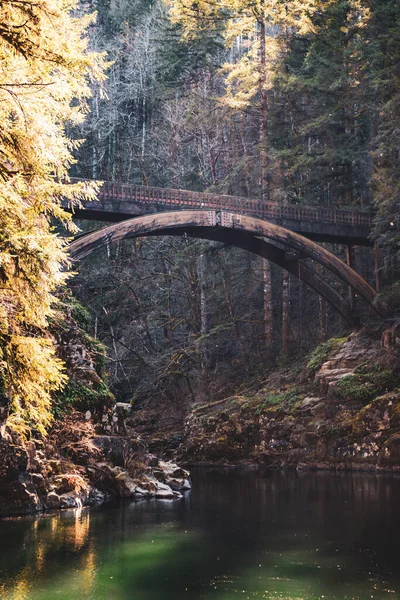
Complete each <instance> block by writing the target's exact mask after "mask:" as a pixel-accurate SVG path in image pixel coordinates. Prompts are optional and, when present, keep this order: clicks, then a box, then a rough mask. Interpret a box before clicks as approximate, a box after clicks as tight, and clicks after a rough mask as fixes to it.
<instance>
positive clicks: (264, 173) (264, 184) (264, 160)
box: [259, 2, 270, 201]
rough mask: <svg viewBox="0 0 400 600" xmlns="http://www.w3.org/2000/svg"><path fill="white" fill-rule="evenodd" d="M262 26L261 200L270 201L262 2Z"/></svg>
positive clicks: (264, 25) (264, 29)
mask: <svg viewBox="0 0 400 600" xmlns="http://www.w3.org/2000/svg"><path fill="white" fill-rule="evenodd" d="M260 4H261V12H262V14H261V17H260V21H259V25H260V83H259V85H260V162H261V181H260V188H261V199H262V200H267V201H268V200H269V199H270V193H269V192H270V190H269V179H268V152H267V114H268V96H267V90H266V83H267V74H266V68H267V55H266V23H265V19H264V14H263V5H264V3H263V2H261V3H260Z"/></svg>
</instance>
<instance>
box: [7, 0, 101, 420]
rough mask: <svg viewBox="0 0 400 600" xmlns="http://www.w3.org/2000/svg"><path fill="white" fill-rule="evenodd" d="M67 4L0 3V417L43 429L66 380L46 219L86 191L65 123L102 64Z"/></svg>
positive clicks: (59, 273) (54, 256) (60, 249)
mask: <svg viewBox="0 0 400 600" xmlns="http://www.w3.org/2000/svg"><path fill="white" fill-rule="evenodd" d="M76 9H77V3H76V2H65V1H64V0H44V1H42V2H40V3H32V2H28V1H26V2H25V1H22V2H14V1H9V2H1V3H0V99H1V101H0V122H1V129H0V281H1V287H0V389H1V394H2V398H3V409H4V410H3V414H2V418H1V420H2V421H3V422H4V421H5V418H6V417H7V413H8V410H9V411H10V417H9V418H8V421H7V424H8V425H10V426H12V427H14V428H17V429H19V430H21V431H23V430H24V429H25V428H27V427H29V426H34V427H37V428H38V429H40V430H41V431H44V428H45V426H46V425H48V423H49V421H50V418H51V417H50V402H51V392H52V391H53V390H55V389H57V388H59V387H60V386H62V385H63V383H64V381H65V375H64V373H63V366H62V364H61V362H60V361H59V360H58V359H57V358H56V353H55V347H54V344H53V341H52V339H51V338H50V336H49V335H48V333H47V325H48V320H49V317H50V316H51V314H52V310H53V306H54V302H55V299H54V291H55V290H56V288H57V286H59V285H60V284H61V283H63V282H64V281H65V278H66V274H65V266H66V263H67V260H66V253H65V250H64V242H63V241H62V240H61V239H60V238H59V237H57V236H56V235H55V234H54V231H53V228H52V219H53V218H57V219H60V220H61V221H62V222H63V223H68V222H69V219H70V217H69V215H68V214H67V213H66V212H65V211H64V210H63V209H62V208H61V206H60V200H61V197H64V198H67V199H69V200H70V201H71V203H73V202H76V201H79V199H81V198H83V197H93V194H94V190H95V188H94V187H93V186H85V185H69V184H68V169H69V167H70V165H71V163H72V162H73V159H72V155H71V151H72V150H73V148H74V147H75V146H76V145H77V144H78V142H77V141H72V140H70V139H69V138H68V137H67V135H66V126H67V125H69V124H76V123H79V122H80V121H82V119H83V118H84V116H85V112H86V100H87V98H88V97H89V96H90V87H89V86H90V81H91V80H93V79H96V80H101V79H102V77H103V67H104V59H103V57H102V56H101V55H99V54H96V53H93V52H90V51H89V50H88V47H87V37H86V32H87V29H88V27H89V26H90V24H91V23H92V22H93V16H77V14H76ZM60 32H62V35H60ZM64 182H65V183H64ZM4 405H6V406H4Z"/></svg>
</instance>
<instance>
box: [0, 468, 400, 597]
mask: <svg viewBox="0 0 400 600" xmlns="http://www.w3.org/2000/svg"><path fill="white" fill-rule="evenodd" d="M193 483H194V488H193V490H192V492H191V493H189V494H188V495H187V496H186V497H185V498H184V499H183V500H179V501H146V502H141V503H137V504H135V503H134V502H132V503H130V502H126V503H121V504H114V505H109V506H106V507H101V508H98V509H83V510H81V511H68V512H64V513H61V514H55V515H52V516H44V517H39V518H21V519H7V520H3V521H0V598H1V599H2V600H11V599H12V600H26V599H32V600H57V599H59V600H89V599H90V600H128V599H129V600H181V599H186V600H193V599H204V600H234V599H244V600H246V599H252V600H253V599H257V598H264V599H275V598H286V599H291V600H294V599H296V600H297V599H301V600H305V599H317V598H318V599H319V598H321V599H322V598H324V599H340V600H342V599H346V598H349V599H350V598H357V599H370V598H374V599H376V600H377V599H384V598H385V599H386V598H392V599H400V544H399V541H400V480H399V479H395V478H389V477H375V476H369V475H361V474H360V475H359V474H356V475H326V474H297V473H260V472H236V471H223V470H198V471H195V472H194V473H193Z"/></svg>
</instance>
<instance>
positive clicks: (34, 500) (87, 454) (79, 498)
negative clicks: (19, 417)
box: [0, 413, 190, 516]
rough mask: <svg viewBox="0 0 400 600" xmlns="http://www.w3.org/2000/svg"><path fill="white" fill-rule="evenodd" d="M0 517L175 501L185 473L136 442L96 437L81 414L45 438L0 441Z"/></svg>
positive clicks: (185, 479)
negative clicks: (110, 503)
mask: <svg viewBox="0 0 400 600" xmlns="http://www.w3.org/2000/svg"><path fill="white" fill-rule="evenodd" d="M0 454H1V456H2V463H1V469H0V470H1V472H0V516H5V515H20V514H28V513H35V512H39V511H48V510H58V509H63V508H80V507H82V506H90V505H93V504H99V503H103V502H105V501H106V500H108V499H111V498H116V497H118V498H133V499H136V500H140V499H145V498H159V499H168V500H173V499H179V498H182V495H183V493H184V492H185V491H186V490H188V489H190V476H189V473H188V471H186V470H184V469H181V468H180V467H178V465H176V464H175V463H172V462H163V461H160V460H158V459H157V458H156V457H155V456H154V455H151V454H148V452H147V451H146V449H145V448H144V447H143V445H142V443H141V441H140V440H138V439H136V438H130V437H125V438H123V437H121V436H110V435H96V433H95V428H94V426H93V424H92V423H91V422H90V421H88V420H87V419H86V417H85V415H83V414H80V413H73V414H72V415H70V416H69V417H68V418H66V419H64V421H63V422H62V423H56V425H55V427H54V429H53V431H51V432H50V435H49V437H48V438H47V439H46V440H41V439H37V440H34V441H30V442H25V443H24V442H22V441H21V440H20V439H18V438H17V437H16V436H14V437H10V436H8V437H4V436H3V437H2V438H1V439H0Z"/></svg>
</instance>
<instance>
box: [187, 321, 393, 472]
mask: <svg viewBox="0 0 400 600" xmlns="http://www.w3.org/2000/svg"><path fill="white" fill-rule="evenodd" d="M382 334H383V335H382ZM387 337H388V335H387V333H385V332H383V331H382V328H379V327H377V328H372V327H371V328H368V329H364V330H362V331H361V332H356V333H353V334H351V335H350V336H349V337H346V338H341V339H332V340H330V341H328V342H327V343H325V344H322V345H321V346H319V347H318V348H317V349H316V350H315V352H314V353H313V354H312V355H311V356H310V357H309V358H308V360H307V362H306V363H305V364H304V363H303V364H302V363H298V364H295V365H293V366H291V367H290V368H286V369H281V370H278V371H276V372H275V373H274V374H273V375H272V376H271V377H270V378H269V379H268V381H266V382H265V384H264V385H263V386H262V387H261V388H260V389H259V390H257V391H256V392H250V393H242V394H240V395H236V396H232V397H230V398H227V399H224V400H221V401H218V402H213V403H210V404H205V405H203V406H200V407H197V408H195V409H194V410H192V411H191V413H190V414H189V416H188V418H187V420H186V423H185V435H184V439H183V441H182V443H181V444H180V446H179V448H178V450H177V455H176V456H177V458H178V460H179V461H181V462H182V463H183V464H186V465H189V466H190V465H211V464H216V465H260V466H264V467H269V468H296V469H298V470H300V469H321V470H357V471H376V472H388V473H400V361H399V349H398V345H397V337H396V336H394V338H393V336H392V338H391V343H390V344H385V340H386V339H387Z"/></svg>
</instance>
